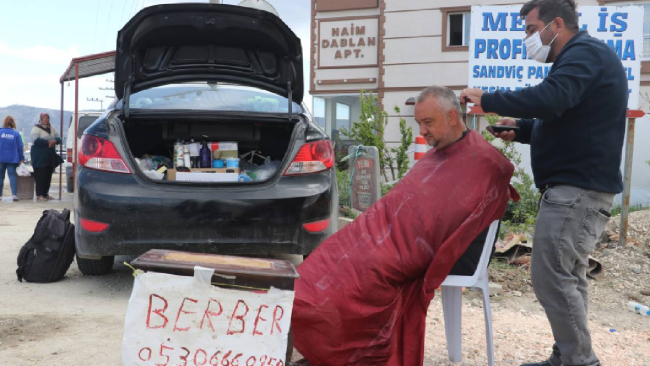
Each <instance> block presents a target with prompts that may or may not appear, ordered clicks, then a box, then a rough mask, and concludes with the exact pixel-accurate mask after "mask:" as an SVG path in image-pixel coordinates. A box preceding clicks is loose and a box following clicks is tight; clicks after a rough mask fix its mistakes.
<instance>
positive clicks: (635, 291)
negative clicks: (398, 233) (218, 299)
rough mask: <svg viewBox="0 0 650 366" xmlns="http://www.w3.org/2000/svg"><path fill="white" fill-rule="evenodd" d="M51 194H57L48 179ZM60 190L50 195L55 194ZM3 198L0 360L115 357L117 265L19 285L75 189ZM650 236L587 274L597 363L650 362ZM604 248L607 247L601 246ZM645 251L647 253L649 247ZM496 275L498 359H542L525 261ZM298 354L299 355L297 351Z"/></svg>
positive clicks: (539, 314)
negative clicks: (32, 251) (25, 260)
mask: <svg viewBox="0 0 650 366" xmlns="http://www.w3.org/2000/svg"><path fill="white" fill-rule="evenodd" d="M50 194H51V195H52V196H55V197H58V186H55V185H53V187H52V192H51V193H50ZM55 194H56V195H55ZM4 197H5V199H4V201H2V202H0V238H1V239H0V365H9V366H13V365H16V366H18V365H20V366H23V365H45V364H47V365H52V366H59V365H60V366H68V365H87V366H92V365H98V366H100V365H101V366H104V365H107V366H108V365H111V366H113V365H119V364H121V358H120V346H121V340H122V331H123V326H124V315H125V312H126V307H127V303H128V299H129V296H130V291H131V287H132V283H133V277H132V276H131V272H130V270H129V269H127V268H126V267H125V266H123V265H121V264H119V263H122V261H124V260H129V259H130V258H125V257H118V258H117V259H116V264H115V267H114V271H113V273H111V274H109V275H106V276H103V277H85V276H82V275H81V273H80V272H79V270H78V269H77V266H76V263H73V264H72V267H71V268H70V270H69V271H68V274H67V276H66V277H65V278H64V279H63V280H62V281H60V282H57V283H52V284H33V283H19V282H18V281H17V280H16V275H15V269H16V255H17V254H18V251H19V249H20V247H21V246H22V245H23V244H24V243H25V242H26V241H27V240H28V239H29V237H30V236H31V234H32V232H33V229H34V226H35V225H36V222H37V221H38V219H39V217H40V215H41V213H42V211H43V210H45V209H50V208H54V209H59V210H61V209H62V208H64V207H67V208H70V209H71V208H72V204H73V203H72V197H71V196H70V195H68V194H65V197H64V200H63V201H58V200H55V201H50V202H46V203H35V202H27V201H20V202H17V203H14V202H10V201H7V198H8V197H10V196H9V191H8V187H7V183H5V190H4ZM649 244H650V243H640V244H638V245H637V246H633V247H629V248H618V249H607V248H606V247H603V248H601V250H600V252H599V253H598V258H599V259H601V261H602V263H603V267H604V274H603V275H602V276H601V278H599V279H598V280H594V281H591V290H592V292H591V303H590V327H591V331H592V338H593V343H594V347H595V350H596V353H597V354H598V355H599V357H600V359H601V361H602V364H603V365H612V366H619V365H638V366H646V365H650V317H645V318H644V317H641V316H639V315H636V314H633V313H631V312H629V311H628V310H627V309H626V306H625V305H626V303H627V301H628V296H629V295H632V296H636V297H639V300H642V301H643V302H645V303H646V304H650V296H646V295H643V294H644V293H646V294H649V295H650V293H648V292H646V290H647V289H650V285H649V282H648V280H649V279H650V266H649V265H648V257H647V255H650V245H649ZM605 249H607V251H606V250H605ZM646 253H648V254H646ZM491 273H492V277H493V278H494V279H495V280H496V281H497V282H500V283H501V284H502V285H503V286H504V292H502V293H501V294H500V295H498V296H496V297H493V298H492V299H491V304H492V317H493V327H494V338H495V357H496V364H497V365H519V364H520V363H521V362H527V361H540V360H543V359H544V358H546V357H547V356H548V354H549V352H550V348H551V344H552V337H551V333H550V327H549V325H548V323H547V321H546V317H545V315H544V313H543V310H542V308H541V306H540V305H539V303H538V302H537V301H536V300H535V296H534V294H533V293H532V288H531V287H530V285H529V284H528V280H529V278H528V273H527V271H526V270H525V269H522V268H512V267H505V266H493V268H492V269H491ZM478 295H479V293H475V292H472V291H467V292H466V293H465V296H464V297H463V301H464V307H463V325H462V326H463V362H462V363H460V365H464V366H469V365H485V364H486V363H487V357H486V353H485V327H484V322H483V309H482V305H481V304H482V302H481V301H480V297H479V296H478ZM427 322H428V329H427V334H426V353H425V365H452V364H451V363H449V362H448V361H447V350H446V341H445V334H444V320H443V313H442V304H441V302H440V296H436V298H435V299H434V301H433V302H432V304H431V307H430V308H429V316H428V320H427ZM296 357H298V356H297V355H296Z"/></svg>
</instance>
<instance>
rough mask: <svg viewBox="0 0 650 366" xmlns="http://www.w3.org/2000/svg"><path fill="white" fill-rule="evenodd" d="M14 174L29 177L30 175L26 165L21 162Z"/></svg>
mask: <svg viewBox="0 0 650 366" xmlns="http://www.w3.org/2000/svg"><path fill="white" fill-rule="evenodd" d="M16 174H18V175H19V176H21V177H29V176H30V175H31V173H30V172H29V169H27V166H25V164H23V163H21V164H20V165H19V166H18V168H16Z"/></svg>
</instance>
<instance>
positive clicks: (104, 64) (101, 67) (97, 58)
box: [59, 51, 115, 200]
mask: <svg viewBox="0 0 650 366" xmlns="http://www.w3.org/2000/svg"><path fill="white" fill-rule="evenodd" d="M113 71H115V51H110V52H104V53H97V54H94V55H88V56H82V57H77V58H73V59H72V60H71V61H70V65H68V68H67V69H65V72H64V73H63V75H61V78H60V79H59V83H61V126H60V129H61V132H60V133H61V136H63V134H64V131H63V84H64V83H65V82H66V81H70V80H74V81H75V82H74V89H75V92H74V94H75V95H74V150H72V151H69V153H71V154H72V153H74V152H76V151H77V137H78V136H77V129H78V127H79V126H78V122H79V121H78V119H79V79H82V78H87V77H89V76H95V75H101V74H107V73H109V72H113ZM70 137H72V136H68V138H70ZM62 153H63V144H60V145H59V155H61V154H62ZM69 158H70V157H68V159H69ZM77 160H78V159H74V164H73V165H72V176H73V178H72V179H73V182H74V181H75V180H76V179H75V178H76V171H77V169H76V165H77ZM63 167H64V165H62V166H61V168H60V169H59V200H61V197H62V194H63V193H62V186H63V176H62V174H63V169H64V168H63ZM73 185H74V183H73Z"/></svg>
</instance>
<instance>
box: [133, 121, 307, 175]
mask: <svg viewBox="0 0 650 366" xmlns="http://www.w3.org/2000/svg"><path fill="white" fill-rule="evenodd" d="M298 122H299V119H298V118H294V119H293V121H292V122H289V121H288V120H281V119H278V118H269V119H268V120H266V119H264V118H261V117H260V116H256V117H255V118H242V117H237V118H236V119H235V118H218V119H217V118H207V117H196V116H193V117H187V116H185V117H167V118H164V117H163V118H161V117H160V116H157V117H151V116H146V117H145V116H134V115H131V116H130V117H129V118H127V120H126V121H124V124H123V127H124V133H125V136H126V141H127V143H128V149H129V150H130V153H131V155H132V157H133V158H135V161H136V162H137V163H138V164H137V165H138V168H139V169H140V170H141V171H142V173H144V175H146V176H147V177H148V178H150V179H152V180H154V181H160V182H183V183H196V184H201V183H202V184H205V183H215V182H216V183H233V182H238V183H242V184H254V183H260V182H265V181H268V180H269V179H271V178H273V177H275V176H276V175H278V174H281V173H282V172H283V169H285V165H286V161H285V160H286V159H287V158H288V157H287V155H288V152H290V151H291V150H292V146H293V145H294V141H293V135H294V133H293V132H294V129H296V125H297V124H298ZM191 139H193V140H194V142H195V143H201V145H199V147H203V146H204V145H203V143H202V141H206V142H207V144H206V145H207V146H208V148H209V149H210V156H211V159H210V163H209V166H207V167H206V166H205V163H203V165H202V164H201V163H202V162H201V161H200V160H201V158H200V157H199V158H197V159H198V160H194V159H191V158H190V159H187V158H178V156H177V154H176V155H175V150H176V148H175V145H177V144H179V143H180V144H181V145H189V144H190V141H191ZM224 148H225V149H226V150H222V149H224ZM181 149H183V148H181ZM183 150H184V151H183V152H184V155H186V154H187V152H188V150H192V148H191V147H190V146H188V148H187V149H183ZM217 151H218V152H217ZM190 155H191V156H195V155H196V146H195V149H194V152H190ZM237 158H239V161H238V162H237ZM217 160H220V161H221V162H217ZM188 162H189V166H186V165H188ZM221 165H223V166H221ZM163 166H164V168H162V167H163Z"/></svg>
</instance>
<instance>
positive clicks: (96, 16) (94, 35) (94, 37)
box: [92, 0, 99, 51]
mask: <svg viewBox="0 0 650 366" xmlns="http://www.w3.org/2000/svg"><path fill="white" fill-rule="evenodd" d="M98 18H99V0H97V11H96V12H95V32H94V33H93V48H92V49H93V51H94V50H95V39H96V38H97V19H98Z"/></svg>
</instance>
